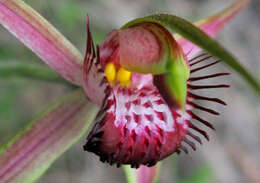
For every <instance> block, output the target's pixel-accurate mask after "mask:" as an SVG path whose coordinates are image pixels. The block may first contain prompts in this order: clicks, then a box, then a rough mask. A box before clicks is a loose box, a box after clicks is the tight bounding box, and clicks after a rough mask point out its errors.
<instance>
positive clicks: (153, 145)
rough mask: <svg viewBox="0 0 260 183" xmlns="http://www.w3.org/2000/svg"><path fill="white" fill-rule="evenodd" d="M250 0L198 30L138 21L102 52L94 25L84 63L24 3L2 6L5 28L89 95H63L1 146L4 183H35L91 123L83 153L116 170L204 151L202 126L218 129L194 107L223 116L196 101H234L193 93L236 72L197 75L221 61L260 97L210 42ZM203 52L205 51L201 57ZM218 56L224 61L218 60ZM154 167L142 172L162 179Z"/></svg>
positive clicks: (184, 24) (171, 22)
mask: <svg viewBox="0 0 260 183" xmlns="http://www.w3.org/2000/svg"><path fill="white" fill-rule="evenodd" d="M248 2H249V0H240V1H238V2H237V3H235V4H234V5H232V6H231V7H229V8H227V9H226V10H224V11H222V12H220V13H218V14H216V15H213V16H211V17H209V18H207V19H205V20H202V21H199V22H197V23H195V24H191V23H189V22H188V21H186V20H184V19H182V18H180V17H177V16H174V15H168V14H155V15H150V16H147V17H143V18H138V19H135V20H132V21H130V22H128V23H127V24H125V25H124V26H122V27H121V28H119V29H117V30H114V31H112V32H111V33H110V34H109V35H108V37H107V39H106V40H105V41H104V42H103V43H102V44H101V45H100V46H98V45H95V43H94V40H93V37H92V35H91V31H90V23H89V20H88V23H87V35H88V39H87V45H86V53H85V59H83V57H82V56H81V54H80V53H79V51H77V49H76V48H75V47H74V46H73V45H72V44H71V43H70V42H69V41H68V40H67V39H66V38H64V37H63V36H62V35H61V34H60V33H59V32H58V31H57V30H56V29H55V28H54V27H52V26H51V25H50V24H49V23H48V22H47V21H46V20H45V19H44V18H42V17H41V16H40V15H39V14H38V13H37V12H35V11H34V10H33V9H32V8H30V7H29V6H28V5H26V4H25V3H24V2H23V1H21V0H0V23H1V24H2V25H3V26H4V27H6V28H7V29H8V30H9V31H10V32H11V33H13V34H14V35H15V36H16V37H17V38H18V39H19V40H20V41H22V42H23V43H24V44H25V45H26V46H28V47H29V48H30V49H31V50H32V51H33V52H35V53H36V54H37V55H38V56H39V57H40V58H41V59H42V60H43V61H44V62H46V64H48V65H49V66H50V67H51V68H53V69H54V70H55V71H56V72H58V73H59V74H60V75H61V76H62V77H63V78H65V79H66V80H67V81H68V82H71V83H72V84H75V85H77V86H79V87H81V86H82V88H83V90H84V91H83V90H81V89H77V91H75V92H73V93H72V94H70V95H68V96H67V97H65V98H63V99H61V100H60V101H59V102H58V103H57V104H55V105H53V106H51V107H50V108H49V109H47V110H46V111H45V112H44V113H42V114H40V116H38V117H37V118H36V119H35V120H34V121H33V122H31V123H30V124H29V125H28V126H27V127H26V128H25V129H24V130H22V131H21V132H20V133H19V134H18V135H16V136H15V137H14V138H13V139H11V140H10V141H8V142H7V143H5V144H4V145H2V146H1V149H0V182H19V181H21V180H22V181H21V182H33V181H35V180H36V179H38V178H39V177H40V175H42V173H43V172H44V171H45V170H47V168H48V167H49V165H50V164H52V162H53V161H54V160H55V159H56V158H58V157H59V156H60V155H61V154H62V153H63V152H64V151H65V150H66V149H68V148H69V147H70V146H71V145H72V144H74V143H75V142H76V141H77V140H78V139H79V138H80V137H81V136H82V135H83V134H84V133H85V132H86V130H87V129H88V127H89V125H90V124H91V122H93V121H94V122H95V125H94V126H93V128H92V130H91V131H90V133H89V135H88V137H87V143H86V144H85V145H84V150H86V151H90V152H93V153H95V154H96V155H98V156H100V160H101V161H103V162H108V163H110V164H116V165H117V166H120V165H122V164H129V165H131V167H134V168H138V167H139V166H140V165H145V166H148V167H150V166H153V165H155V164H156V163H157V162H158V161H160V160H162V159H164V158H166V157H168V156H169V155H171V154H172V153H174V152H177V153H180V152H181V151H184V152H186V153H187V152H188V149H187V147H186V145H188V146H190V147H191V148H192V149H193V150H196V145H195V143H194V141H197V142H198V143H200V144H202V141H201V138H200V137H199V136H200V135H202V136H204V137H205V138H206V139H207V140H209V136H208V134H207V132H206V131H204V130H202V129H201V128H200V127H198V125H197V124H196V123H202V124H204V125H206V126H207V127H209V128H211V129H214V126H213V125H212V124H211V123H209V122H208V121H206V120H204V119H202V118H201V117H199V116H198V115H196V114H195V113H194V112H193V111H192V110H193V109H194V108H196V109H200V110H202V111H205V112H208V113H211V114H214V115H218V114H219V113H218V112H216V111H214V110H212V109H209V108H206V107H203V106H200V105H198V104H196V101H197V100H205V101H211V102H216V103H219V104H222V105H226V104H225V102H224V101H222V100H220V99H218V98H212V97H206V96H201V95H200V94H195V93H194V91H195V90H201V89H211V88H227V87H229V85H227V84H222V85H214V84H212V85H197V84H193V83H195V82H196V81H199V80H204V79H208V78H215V77H220V76H225V75H229V73H214V74H211V75H202V76H196V77H195V76H193V73H195V72H196V73H197V72H199V71H201V70H203V69H206V68H208V67H210V66H213V65H215V64H217V63H219V62H220V61H223V62H225V63H226V64H227V65H229V66H230V67H231V68H233V69H234V70H236V71H237V72H238V73H239V74H241V76H242V77H244V78H245V79H246V81H248V83H249V84H250V85H251V86H252V88H253V89H254V90H255V91H256V92H257V93H258V94H259V93H260V89H259V88H260V87H259V84H258V82H257V81H256V80H255V79H254V78H253V77H252V76H251V75H250V74H249V73H248V72H247V71H246V70H245V69H244V67H243V66H241V65H240V64H239V62H238V60H237V59H236V58H235V57H234V56H233V55H232V54H230V53H229V52H228V51H227V50H226V49H224V48H223V47H222V46H221V45H220V44H219V43H218V42H216V41H215V40H213V39H212V38H211V37H215V36H216V34H217V32H219V31H220V29H221V28H222V27H223V25H224V24H225V23H227V22H228V21H229V20H230V19H231V18H233V17H234V16H235V15H236V14H237V13H238V12H239V11H240V10H241V9H242V8H243V7H244V6H245V5H247V4H248ZM174 32H175V33H177V34H178V35H177V34H173V33H174ZM201 49H202V50H204V52H203V53H200V54H197V53H198V52H199V51H200V50H201ZM210 58H216V59H215V61H213V62H211V61H210ZM199 63H205V65H203V66H198V65H199ZM61 116H62V117H61ZM193 119H194V120H195V121H194V122H191V120H193ZM32 138H33V140H32ZM46 157H48V158H46ZM39 162H40V163H41V165H39ZM36 165H37V166H36ZM138 170H139V169H138ZM150 170H151V172H156V171H155V168H151V169H149V168H147V167H144V166H142V167H141V168H140V171H142V172H145V174H147V175H150V174H154V173H149V171H150ZM137 174H138V173H137ZM151 177H154V176H152V175H151ZM138 180H140V181H139V182H150V181H144V179H142V181H141V179H138ZM147 180H150V179H147Z"/></svg>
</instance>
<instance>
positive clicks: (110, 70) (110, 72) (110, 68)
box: [105, 62, 116, 82]
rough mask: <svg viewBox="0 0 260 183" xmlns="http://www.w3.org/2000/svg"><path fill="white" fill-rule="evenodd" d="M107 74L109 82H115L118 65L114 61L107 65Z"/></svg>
mask: <svg viewBox="0 0 260 183" xmlns="http://www.w3.org/2000/svg"><path fill="white" fill-rule="evenodd" d="M105 74H106V77H107V80H108V81H109V82H113V81H114V80H115V78H116V67H115V65H114V64H113V63H112V62H110V63H108V64H107V65H106V68H105Z"/></svg>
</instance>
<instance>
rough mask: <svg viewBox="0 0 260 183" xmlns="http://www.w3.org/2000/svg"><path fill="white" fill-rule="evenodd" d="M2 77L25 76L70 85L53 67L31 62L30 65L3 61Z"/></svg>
mask: <svg viewBox="0 0 260 183" xmlns="http://www.w3.org/2000/svg"><path fill="white" fill-rule="evenodd" d="M0 77H1V78H10V77H23V78H27V79H34V80H39V81H47V82H53V83H60V84H66V85H70V84H69V83H68V82H67V81H66V80H64V79H63V78H61V77H60V76H59V75H58V74H57V73H55V72H53V71H52V70H51V69H49V68H45V67H43V66H39V65H36V64H31V63H30V65H29V64H25V63H18V62H1V63H0Z"/></svg>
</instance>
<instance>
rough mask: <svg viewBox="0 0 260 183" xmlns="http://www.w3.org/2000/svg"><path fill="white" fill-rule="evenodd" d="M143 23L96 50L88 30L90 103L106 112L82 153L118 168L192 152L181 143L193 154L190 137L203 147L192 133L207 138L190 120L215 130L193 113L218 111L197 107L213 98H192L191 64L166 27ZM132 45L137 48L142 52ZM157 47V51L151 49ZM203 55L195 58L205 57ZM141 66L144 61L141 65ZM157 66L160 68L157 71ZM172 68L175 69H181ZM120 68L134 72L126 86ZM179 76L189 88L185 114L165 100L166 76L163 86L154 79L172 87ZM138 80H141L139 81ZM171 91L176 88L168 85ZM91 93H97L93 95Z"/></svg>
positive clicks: (87, 87) (86, 63)
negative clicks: (197, 102) (195, 110)
mask: <svg viewBox="0 0 260 183" xmlns="http://www.w3.org/2000/svg"><path fill="white" fill-rule="evenodd" d="M144 25H145V26H144V27H142V24H138V25H137V26H133V27H130V28H129V29H128V28H126V29H124V30H118V31H117V32H116V31H114V32H112V33H111V34H110V36H109V37H108V40H109V41H111V45H109V41H108V40H107V41H105V42H104V44H103V45H101V46H100V48H97V49H96V50H95V49H94V43H93V40H92V36H91V33H90V31H89V26H88V41H87V53H86V58H85V61H84V73H83V78H84V83H85V91H86V94H87V96H88V97H89V99H90V100H91V101H93V102H96V104H98V105H100V106H101V108H102V109H101V111H100V114H99V115H98V116H97V119H96V124H95V126H94V127H93V129H92V130H91V132H90V134H89V136H88V141H87V143H86V145H85V146H84V149H85V150H86V151H90V152H94V153H95V154H97V155H98V156H100V160H101V161H103V162H108V163H110V164H117V166H120V165H121V164H130V165H131V166H132V167H135V168H137V167H139V166H140V165H141V164H143V165H146V166H153V165H154V164H156V163H157V162H158V161H159V160H162V159H164V158H166V157H167V156H169V155H170V154H172V153H174V152H177V153H180V150H183V151H184V152H188V150H187V148H186V147H185V145H183V143H186V144H188V145H190V146H191V147H192V149H194V150H195V149H196V146H195V143H194V142H193V141H192V140H190V139H189V138H187V136H189V137H191V138H192V139H193V140H195V141H197V142H199V143H202V142H201V140H200V138H199V137H198V136H197V135H195V134H194V133H193V132H192V131H191V129H193V130H195V131H197V132H198V133H200V134H202V135H203V136H204V137H206V139H208V135H207V133H206V132H205V131H203V130H200V129H199V128H198V127H196V126H195V125H193V124H192V123H191V122H190V120H191V119H192V118H194V119H196V120H198V121H199V122H201V123H203V124H205V125H206V126H209V127H211V128H214V127H213V126H212V125H211V124H210V123H209V122H207V121H205V120H203V119H201V118H200V117H198V116H196V115H195V114H193V113H192V112H191V109H193V108H198V109H201V110H204V111H206V112H210V113H214V112H212V110H211V109H207V108H204V107H202V106H199V105H197V104H195V103H194V100H195V99H204V100H209V101H215V100H214V99H210V98H207V97H202V96H198V97H196V95H193V94H191V92H190V91H191V90H193V88H192V85H190V82H192V81H189V78H190V76H189V71H188V68H189V67H188V65H189V64H188V62H187V61H186V56H185V55H184V54H183V53H182V51H181V48H180V47H179V46H178V44H177V43H176V42H175V41H174V39H173V37H172V35H171V34H170V33H169V32H168V31H167V30H166V29H162V27H161V26H158V27H159V29H158V30H156V29H157V28H156V26H157V25H156V24H149V23H147V22H145V23H144ZM148 25H149V26H148ZM151 29H152V30H151ZM154 30H156V31H154ZM160 31H163V33H164V34H163V36H162V35H161V34H160V38H157V36H159V35H157V34H156V33H158V32H160ZM146 33H147V34H146ZM142 34H145V36H144V35H142ZM169 36H171V37H169ZM138 38H140V39H138ZM160 44H163V45H160ZM167 44H168V45H167ZM134 45H137V47H138V49H136V48H135V47H134ZM158 45H160V46H158ZM143 46H144V48H143ZM147 46H148V48H146V47H147ZM121 48H122V49H121ZM149 48H151V50H152V51H151V53H152V54H151V55H150V56H149V55H146V54H145V55H143V52H146V53H149ZM155 48H158V49H159V50H157V51H153V50H154V49H155ZM162 50H164V51H165V50H166V53H165V54H164V53H163V52H162ZM109 53H110V54H109ZM135 53H136V54H135ZM127 54H129V57H127ZM101 55H103V57H101ZM202 56H203V55H202ZM202 56H201V57H202ZM201 57H197V58H194V59H195V60H196V59H201ZM146 59H147V60H148V61H147V62H146ZM158 59H159V60H158ZM204 60H205V59H204ZM138 63H141V64H140V67H139V65H138ZM156 64H157V65H158V67H155V66H156ZM150 65H151V68H149V66H150ZM112 66H113V69H111V67H112ZM174 67H177V71H176V70H174V69H175V68H174ZM156 68H158V69H157V70H156ZM121 69H124V70H128V71H127V72H130V73H131V75H130V78H129V83H128V85H122V82H121V80H120V81H119V80H117V79H118V78H123V77H124V76H125V75H124V73H127V72H121ZM192 69H193V68H191V71H193V70H192ZM106 70H110V71H111V72H112V74H111V72H110V73H109V72H108V74H107V72H106ZM135 70H136V71H135ZM187 72H188V73H187ZM144 73H145V74H144ZM178 74H180V75H183V76H182V77H181V78H180V79H182V80H181V82H184V84H185V87H187V93H188V95H187V99H186V94H187V93H186V90H182V91H184V92H185V100H184V102H185V105H184V106H185V108H184V112H183V110H182V109H181V108H180V107H176V105H175V106H170V105H169V104H168V103H167V102H166V99H167V98H165V96H168V95H162V93H163V92H164V90H162V88H159V87H160V86H161V85H160V84H161V83H162V82H163V81H164V78H162V80H161V81H160V82H157V81H158V80H156V79H154V78H159V77H161V76H163V75H166V77H165V78H166V79H167V80H166V82H165V85H166V86H167V87H169V86H168V84H170V83H171V82H172V83H174V84H176V83H177V84H178V82H175V81H174V79H177V80H178V79H179V78H174V76H175V77H176V76H178ZM169 75H170V77H168V76H169ZM108 78H110V79H108ZM111 78H112V79H111ZM108 80H109V81H108ZM136 80H140V81H141V82H135V81H136ZM153 80H154V82H153ZM156 82H157V83H156ZM154 83H156V85H155V84H154ZM170 87H173V88H174V87H175V86H172V85H170ZM201 87H202V88H203V86H201ZM212 87H214V86H212ZM101 89H102V90H101ZM163 89H164V88H163ZM91 91H96V92H95V93H93V92H92V93H91ZM173 91H174V89H173ZM98 93H104V94H103V95H100V94H98ZM163 94H165V93H163ZM173 101H174V100H173Z"/></svg>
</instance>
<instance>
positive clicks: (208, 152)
mask: <svg viewBox="0 0 260 183" xmlns="http://www.w3.org/2000/svg"><path fill="white" fill-rule="evenodd" d="M26 2H27V3H28V4H30V5H31V6H32V7H33V8H35V9H36V10H37V11H38V12H40V13H41V14H42V15H43V16H44V17H45V18H46V19H47V20H48V21H50V22H51V23H52V24H53V25H55V27H57V29H58V30H60V31H61V32H62V33H63V34H64V35H65V36H66V37H67V38H68V39H69V40H70V41H72V43H74V44H75V45H76V47H77V48H79V50H80V51H81V52H82V53H84V50H85V40H86V15H87V14H88V15H89V16H90V21H91V30H92V33H93V36H94V40H95V42H96V43H97V44H100V43H102V40H104V38H105V37H106V35H107V34H108V33H109V32H110V31H111V30H112V29H116V28H119V27H120V26H121V25H123V24H124V23H125V22H127V21H129V20H131V19H133V18H137V17H140V16H144V15H148V14H151V13H159V12H164V13H171V14H175V15H178V16H181V17H184V18H187V19H188V20H191V21H195V20H199V19H200V18H203V17H205V16H208V15H210V14H213V13H216V12H218V11H219V10H222V9H223V8H225V7H227V6H229V5H230V4H231V3H232V2H234V0H208V1H207V0H107V1H106V0H38V1H35V0H26ZM259 30H260V1H259V0H253V1H252V3H251V4H250V5H249V7H248V8H246V9H245V10H243V11H242V13H240V14H239V16H237V17H236V18H235V19H234V20H233V21H232V23H231V24H229V25H227V26H226V27H225V29H224V30H223V31H222V33H221V34H220V35H219V36H218V40H219V41H220V42H221V43H222V44H223V45H225V47H226V48H228V49H229V50H230V51H231V52H232V53H234V55H236V56H237V57H238V58H240V60H241V62H242V63H243V65H245V66H246V67H247V68H248V69H249V70H250V71H251V72H252V73H254V74H255V75H256V77H258V78H259V79H260V62H259V60H260V59H259V58H260V52H259V50H260V34H259ZM10 63H11V64H12V63H14V64H15V63H21V64H28V65H31V66H43V67H45V65H44V64H43V63H42V62H41V60H40V59H39V58H38V57H37V56H35V55H34V54H33V53H32V52H31V51H30V50H28V49H27V48H25V47H24V46H23V45H22V44H21V43H20V42H19V41H17V40H16V39H15V38H14V37H13V36H12V35H11V34H10V33H8V32H7V31H6V30H5V29H4V28H3V27H0V71H1V67H3V66H4V65H6V64H10ZM216 71H218V72H221V71H225V72H226V71H230V70H229V69H228V68H226V67H225V66H224V65H221V64H220V65H218V66H216V67H214V68H211V69H210V70H208V71H207V72H209V73H213V72H216ZM205 73H206V72H205ZM231 73H232V71H231ZM222 82H224V83H230V84H232V86H231V88H230V89H224V90H210V91H206V92H203V93H205V94H207V95H208V96H216V97H219V98H221V99H223V100H225V101H226V102H227V103H228V106H227V107H222V106H220V105H218V104H212V103H209V102H203V105H204V106H208V107H213V108H214V109H216V110H217V111H219V112H221V116H220V117H215V116H211V115H208V114H206V113H203V112H201V113H200V114H199V115H200V116H202V117H203V118H205V119H207V120H208V121H211V122H212V123H213V124H214V125H215V127H216V129H217V131H216V132H212V131H210V130H209V129H206V128H205V127H202V128H204V129H206V130H207V131H208V132H209V134H210V137H211V141H210V142H206V140H204V141H203V142H204V145H203V146H200V145H198V150H197V151H196V152H192V150H190V154H189V155H185V154H183V153H182V154H181V155H180V156H177V155H173V156H171V157H169V158H167V159H166V160H165V161H164V163H163V166H162V170H161V177H160V179H159V182H162V183H168V182H172V183H244V182H248V183H259V182H260V174H259V173H260V156H259V152H260V104H259V99H257V97H256V96H255V95H254V93H253V92H252V91H250V89H249V87H248V85H247V84H246V83H245V82H244V81H243V80H242V79H240V78H239V77H238V75H237V74H235V73H233V74H232V76H231V77H227V78H221V79H211V80H210V81H207V83H222ZM70 90H72V88H71V87H69V86H67V85H64V84H60V83H49V82H44V81H38V80H33V79H28V78H20V77H15V76H13V75H11V74H5V75H0V143H1V142H3V141H5V140H7V139H8V138H10V137H11V136H13V135H14V134H15V133H16V132H17V131H18V130H19V129H21V128H22V127H23V126H24V125H25V124H27V123H28V122H29V121H30V120H31V119H32V118H33V117H34V116H35V115H36V114H37V113H39V112H40V111H42V110H43V109H44V108H46V107H47V106H48V105H50V104H52V103H53V102H54V101H55V99H57V98H59V97H61V96H63V95H64V94H66V93H67V92H68V91H70ZM196 112H197V113H199V111H196ZM86 135H87V134H86ZM84 143H85V139H82V141H80V142H79V143H77V145H75V146H74V147H73V148H72V149H70V150H69V151H68V152H67V153H65V155H64V156H62V157H61V158H60V159H59V160H58V161H57V162H56V163H55V164H54V166H52V167H51V168H50V169H49V170H48V172H47V173H46V174H45V175H44V176H43V177H42V179H41V180H40V181H38V182H39V183H44V182H48V183H85V182H90V183H99V182H103V181H106V182H111V183H112V182H113V183H117V182H118V183H119V182H125V179H124V175H123V171H122V170H121V169H118V168H115V167H110V166H109V165H106V164H103V163H101V162H100V161H99V160H98V158H97V157H96V156H94V155H93V154H90V153H86V152H83V149H82V145H83V144H84Z"/></svg>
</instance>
